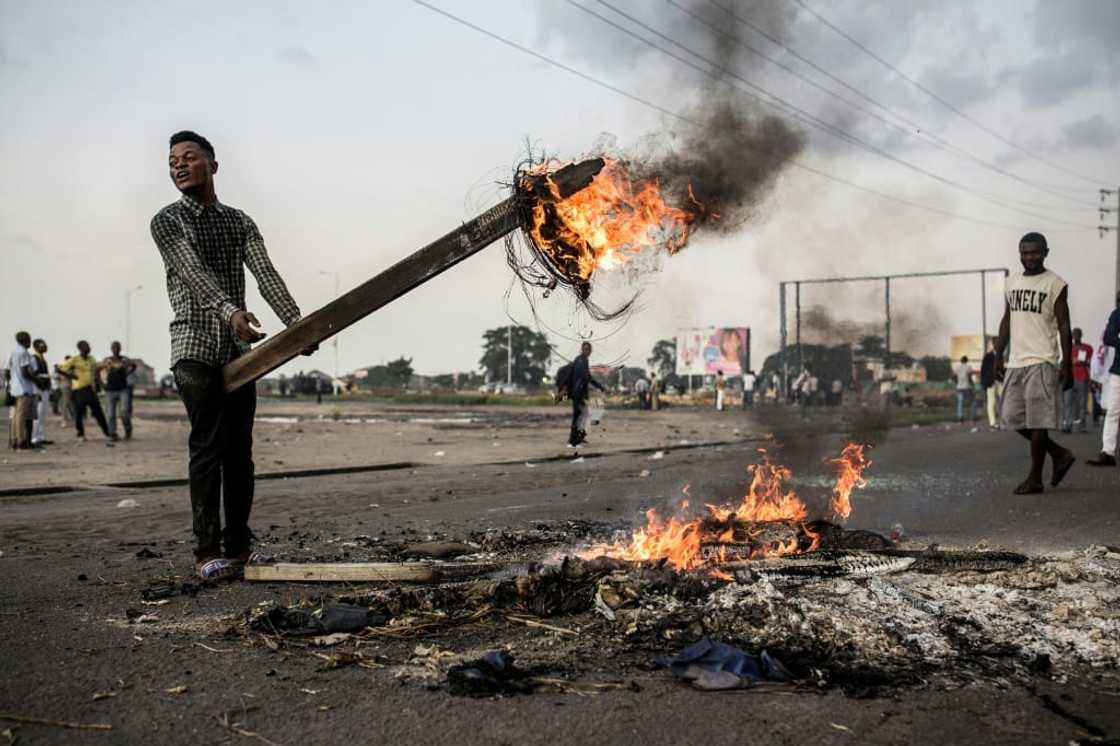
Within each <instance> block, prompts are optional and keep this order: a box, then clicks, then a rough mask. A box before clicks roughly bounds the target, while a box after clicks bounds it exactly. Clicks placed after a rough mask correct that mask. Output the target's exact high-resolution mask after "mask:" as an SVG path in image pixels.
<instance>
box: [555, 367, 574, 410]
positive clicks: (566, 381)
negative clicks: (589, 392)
mask: <svg viewBox="0 0 1120 746" xmlns="http://www.w3.org/2000/svg"><path fill="white" fill-rule="evenodd" d="M571 384H572V364H571V363H567V364H565V365H561V366H560V370H558V371H556V400H557V401H560V400H562V399H563V398H564V397H565V396H567V395H568V387H569V386H571Z"/></svg>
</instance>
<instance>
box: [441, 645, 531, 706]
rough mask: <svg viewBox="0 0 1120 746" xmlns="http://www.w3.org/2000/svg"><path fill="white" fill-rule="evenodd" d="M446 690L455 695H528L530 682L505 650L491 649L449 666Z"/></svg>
mask: <svg viewBox="0 0 1120 746" xmlns="http://www.w3.org/2000/svg"><path fill="white" fill-rule="evenodd" d="M447 689H448V691H450V692H451V694H453V695H455V696H456V697H491V696H494V695H501V694H531V693H532V691H533V685H532V683H530V682H529V681H528V675H527V673H526V672H525V671H522V670H521V669H519V668H517V666H516V665H514V662H513V655H512V654H511V653H510V652H509V651H508V650H493V651H491V652H489V653H486V654H485V655H483V656H482V657H481V658H479V659H478V660H474V661H471V662H469V663H461V664H459V665H457V666H452V667H451V668H450V669H448V671H447Z"/></svg>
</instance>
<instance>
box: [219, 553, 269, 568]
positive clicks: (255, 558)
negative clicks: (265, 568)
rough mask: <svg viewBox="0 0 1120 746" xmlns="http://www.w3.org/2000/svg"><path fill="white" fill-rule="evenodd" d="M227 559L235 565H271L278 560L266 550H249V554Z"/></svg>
mask: <svg viewBox="0 0 1120 746" xmlns="http://www.w3.org/2000/svg"><path fill="white" fill-rule="evenodd" d="M226 561H227V562H229V563H230V565H232V566H233V567H246V566H247V565H270V564H272V563H273V562H275V561H276V558H275V557H273V556H271V555H268V554H265V553H264V552H249V554H247V555H243V556H241V557H233V558H231V559H228V560H226Z"/></svg>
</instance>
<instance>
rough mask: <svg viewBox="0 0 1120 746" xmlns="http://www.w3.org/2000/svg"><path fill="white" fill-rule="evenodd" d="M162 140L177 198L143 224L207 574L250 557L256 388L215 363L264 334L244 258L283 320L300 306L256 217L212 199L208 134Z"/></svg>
mask: <svg viewBox="0 0 1120 746" xmlns="http://www.w3.org/2000/svg"><path fill="white" fill-rule="evenodd" d="M170 144H171V153H170V156H169V158H168V165H169V166H170V171H171V181H172V182H173V183H174V184H175V187H176V188H177V189H178V190H179V191H180V192H181V193H182V197H181V198H180V199H179V201H178V202H175V203H173V204H170V205H168V206H167V207H165V208H163V209H162V210H160V211H159V212H158V213H156V216H155V217H154V218H152V225H151V229H152V238H153V239H154V240H155V243H156V246H157V247H158V248H159V253H160V256H161V257H162V258H163V262H164V265H165V266H166V268H167V294H168V297H169V299H170V301H171V307H172V309H173V310H174V312H175V318H174V319H173V320H172V322H171V370H172V371H173V372H174V374H175V383H176V385H177V386H178V389H179V396H180V397H181V398H182V399H183V404H184V405H185V406H186V409H187V416H188V417H189V418H190V422H191V433H190V454H191V458H190V492H191V508H192V512H193V522H194V534H195V537H196V539H197V546H196V547H195V550H194V555H195V568H196V571H197V573H198V575H199V576H200V577H203V578H216V577H222V576H227V575H230V574H233V573H234V572H236V571H237V570H238V569H240V568H241V567H244V565H245V564H246V563H247V562H249V560H250V551H249V544H250V536H251V532H250V531H249V512H250V511H251V509H252V507H253V453H252V451H253V416H254V414H255V412H256V404H257V392H256V388H255V386H253V385H248V386H242V387H241V388H239V389H237V390H236V391H232V392H229V393H226V392H225V391H224V390H223V380H222V365H224V364H225V363H227V362H229V361H230V360H233V359H234V358H236V357H238V356H240V355H242V354H243V353H246V352H248V350H249V345H250V344H251V343H253V342H257V341H259V340H260V339H263V338H264V336H265V335H264V333H263V332H260V331H258V330H257V328H259V327H260V322H259V321H257V318H256V317H255V316H254V315H253V314H252V313H250V312H249V311H247V310H246V309H245V271H244V268H243V267H244V265H246V264H247V265H248V266H249V270H250V271H251V272H252V273H253V275H254V276H255V277H256V278H257V282H258V283H259V287H260V291H261V295H263V296H264V298H265V300H267V301H268V303H269V305H270V306H272V310H274V311H275V312H276V315H277V316H279V317H280V319H281V320H282V321H283V322H284V324H285V325H287V326H290V325H292V324H293V323H295V322H296V321H297V320H298V319H299V317H300V312H299V307H298V306H297V305H296V302H295V301H294V300H292V296H291V295H290V294H289V293H288V288H287V286H286V285H285V284H284V281H283V280H282V279H281V278H280V275H279V273H277V271H276V268H275V267H273V266H272V262H271V261H270V260H269V258H268V252H267V251H266V250H265V246H264V239H262V238H261V234H260V232H259V231H258V230H257V226H256V223H254V222H253V220H252V218H250V217H249V216H248V215H246V214H245V213H243V212H241V211H240V210H237V209H235V208H233V207H230V206H228V205H223V204H222V203H221V202H219V201H218V198H217V195H216V194H215V192H214V174H216V173H217V172H218V161H217V160H215V158H214V148H213V146H212V145H211V144H210V142H209V141H208V140H207V139H206V138H205V137H202V136H201V135H199V134H197V133H194V132H186V131H184V132H177V133H175V134H174V135H172V136H171V143H170ZM312 351H313V348H312V349H308V350H306V351H305V354H309V353H310V352H312ZM223 494H224V499H225V522H226V526H225V531H224V532H223V531H222V527H221V510H222V499H223ZM223 544H224V552H223Z"/></svg>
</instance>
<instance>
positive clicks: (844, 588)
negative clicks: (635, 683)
mask: <svg viewBox="0 0 1120 746" xmlns="http://www.w3.org/2000/svg"><path fill="white" fill-rule="evenodd" d="M837 531H840V530H839V529H837ZM563 534H566V532H564V531H563V530H556V531H553V530H549V529H547V528H537V529H531V530H529V531H528V532H518V531H515V530H507V531H500V532H491V533H490V534H489V535H487V536H485V537H484V536H479V537H475V538H477V539H482V540H484V541H485V542H486V543H487V545H488V549H490V550H491V551H490V554H491V556H500V554H501V553H502V552H503V551H505V552H509V553H510V554H511V555H516V560H513V561H514V562H517V563H521V564H516V565H514V567H515V568H516V569H514V570H507V571H505V572H502V573H497V574H494V575H491V576H488V577H482V578H478V579H475V580H472V581H468V582H458V583H450V584H443V585H437V586H423V587H408V586H396V587H390V588H370V589H365V590H360V591H351V592H348V593H345V594H340V595H335V596H333V597H322V596H319V597H317V598H316V599H315V600H313V601H307V602H305V603H303V604H300V605H297V606H302V607H303V608H304V609H305V610H306V609H310V610H311V613H312V615H314V614H316V613H318V614H320V615H322V614H323V613H328V614H329V615H335V616H336V615H337V614H338V613H339V612H337V611H330V609H331V608H332V606H333V605H339V604H341V605H345V606H347V607H350V608H352V609H353V608H357V609H361V610H363V611H362V612H361V613H363V614H365V618H367V619H372V620H376V623H375V624H374V625H373V626H365V627H364V628H363V629H362V630H361V631H355V630H350V632H351V634H349V635H347V637H348V638H351V639H357V640H362V639H368V638H374V639H379V640H384V641H388V640H408V639H415V638H422V639H423V640H426V641H429V642H431V641H433V640H440V642H441V644H442V645H446V646H454V645H456V644H457V642H456V641H459V643H460V644H465V643H463V640H465V639H468V638H469V639H470V640H472V641H473V642H472V643H471V644H472V645H474V646H475V647H477V646H478V644H479V642H480V637H481V638H482V639H484V640H485V644H486V645H487V646H488V647H491V648H501V647H503V645H505V644H508V643H509V642H511V641H512V640H513V639H514V638H516V639H517V640H518V641H519V642H518V647H519V649H520V650H521V653H520V654H519V655H521V656H522V657H524V656H525V654H526V650H527V645H526V641H525V639H524V633H525V632H526V627H530V628H533V630H534V632H536V633H539V635H540V639H541V640H542V641H543V640H547V645H548V653H547V655H548V656H551V657H553V658H555V657H556V656H557V655H558V652H557V651H559V650H563V651H566V652H564V654H563V657H564V659H565V661H566V665H567V666H568V667H569V668H571V667H574V668H575V669H580V670H583V671H587V672H591V671H596V672H600V673H603V672H605V671H604V661H605V660H607V659H612V660H614V661H615V662H616V665H617V666H621V668H623V669H625V668H626V667H627V666H629V667H638V668H642V667H644V665H645V662H648V661H649V660H650V659H652V658H654V657H657V656H660V655H663V654H665V653H666V652H673V651H676V650H679V649H681V648H682V647H684V646H686V645H688V644H690V643H693V642H695V641H697V640H700V639H703V638H710V639H712V640H719V641H721V642H724V643H728V644H731V645H736V646H739V647H741V648H743V649H746V650H751V651H762V650H766V651H769V653H770V654H771V655H774V656H775V657H776V658H777V659H778V660H780V661H781V662H782V663H783V664H785V665H786V666H787V667H788V668H789V670H790V671H791V672H792V675H793V676H794V677H795V679H796V680H797V681H799V682H800V683H802V684H805V683H812V684H814V685H816V686H842V687H844V688H845V689H846V690H848V691H861V690H865V689H866V688H867V687H872V688H878V687H882V686H893V687H902V686H908V685H918V684H925V683H934V682H936V683H940V684H944V685H948V686H960V685H966V684H969V683H974V682H978V681H989V680H1004V679H1008V678H1020V677H1021V678H1026V677H1030V676H1033V675H1038V674H1039V673H1040V672H1044V673H1046V674H1047V675H1050V676H1054V677H1059V678H1060V677H1062V676H1064V675H1066V674H1070V673H1073V672H1075V671H1084V670H1086V668H1092V669H1096V670H1098V671H1099V672H1102V673H1108V672H1115V671H1116V669H1117V668H1118V667H1120V552H1117V551H1116V550H1114V549H1111V548H1107V547H1097V546H1095V547H1090V548H1089V549H1087V550H1085V551H1082V552H1079V553H1069V554H1066V555H1061V556H1053V557H1043V558H1027V557H1024V556H1023V555H1019V554H1014V553H1010V552H990V551H965V552H961V551H942V550H938V549H936V548H933V549H903V548H898V547H888V548H880V549H841V550H829V551H822V552H815V553H810V554H806V555H799V556H793V557H779V558H773V559H768V560H761V561H750V562H739V563H732V564H731V565H730V566H728V567H727V568H725V569H724V570H721V571H720V572H719V573H716V574H713V573H711V572H707V571H705V572H680V571H677V570H674V569H673V568H671V567H670V566H668V565H666V564H664V563H648V562H646V563H635V562H627V561H621V560H615V559H608V558H596V559H587V560H584V559H578V558H574V557H564V558H563V560H562V561H558V562H554V563H548V562H542V563H541V564H532V563H530V564H527V565H526V564H523V562H524V558H525V552H526V549H527V547H529V546H531V545H532V544H533V543H534V542H535V541H539V542H541V544H543V545H544V546H545V550H544V551H542V552H541V553H540V554H541V557H540V558H541V559H542V560H547V558H548V557H549V556H557V555H556V553H555V551H554V550H553V549H552V548H551V545H552V543H553V541H554V540H555V539H557V538H558V537H559V536H560V535H563ZM860 543H866V537H864V538H862V539H861V540H860ZM717 576H718V577H717ZM278 608H280V609H283V608H285V607H275V606H274V607H263V608H257V609H255V610H253V611H252V612H250V613H247V614H246V617H245V620H244V623H243V624H242V625H241V627H240V630H241V632H242V633H244V634H247V635H248V636H249V637H250V638H262V637H263V638H268V639H270V640H271V642H270V647H272V646H274V645H275V646H285V645H300V644H304V643H302V642H300V638H299V637H298V635H299V634H303V635H308V634H312V633H311V632H307V631H306V629H312V630H314V629H315V628H316V627H315V625H310V626H308V625H304V629H303V632H302V633H300V632H291V631H284V630H280V629H277V628H276V625H275V620H276V619H278V618H284V616H283V614H281V613H280V612H278V611H277V609H278ZM349 613H350V615H351V616H352V615H353V614H355V613H358V612H353V611H352V612H349ZM371 624H373V623H371ZM297 629H298V627H297ZM303 639H306V638H303ZM410 644H411V643H410ZM542 644H543V642H542ZM528 647H529V648H531V646H528ZM362 649H363V650H366V651H367V654H368V651H369V647H368V646H367V647H364V648H362ZM608 651H609V652H608ZM441 660H442V659H441ZM458 660H460V659H458V658H456V657H455V656H453V655H450V654H448V656H447V660H446V661H445V662H447V663H448V664H450V663H452V662H455V661H458ZM529 662H530V663H532V662H533V661H532V660H530V661H529ZM428 668H429V669H431V666H428ZM437 668H438V667H437ZM430 673H431V671H429V674H430ZM615 673H620V671H617V670H616V671H615ZM1110 675H1115V674H1114V673H1112V674H1110Z"/></svg>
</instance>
